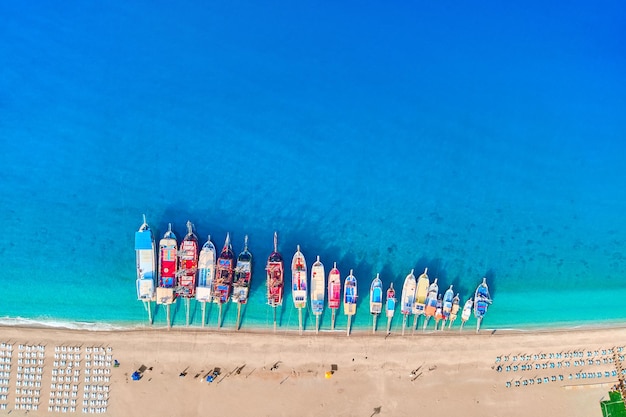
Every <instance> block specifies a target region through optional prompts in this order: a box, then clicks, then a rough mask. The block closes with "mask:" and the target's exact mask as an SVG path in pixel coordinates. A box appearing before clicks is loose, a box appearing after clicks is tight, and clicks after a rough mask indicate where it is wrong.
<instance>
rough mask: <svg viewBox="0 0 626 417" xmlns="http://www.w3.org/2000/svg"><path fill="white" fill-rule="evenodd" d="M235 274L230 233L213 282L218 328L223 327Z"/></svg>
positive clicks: (218, 259)
mask: <svg viewBox="0 0 626 417" xmlns="http://www.w3.org/2000/svg"><path fill="white" fill-rule="evenodd" d="M234 274H235V253H234V252H233V247H232V245H231V243H230V233H226V239H225V240H224V246H223V247H222V251H221V252H220V256H219V257H218V258H217V265H216V268H215V279H214V280H213V294H212V295H213V302H214V303H216V304H217V305H218V306H219V310H218V311H219V313H218V318H217V327H221V326H222V306H223V305H224V304H225V303H227V302H228V300H229V298H230V290H231V287H232V285H233V275H234Z"/></svg>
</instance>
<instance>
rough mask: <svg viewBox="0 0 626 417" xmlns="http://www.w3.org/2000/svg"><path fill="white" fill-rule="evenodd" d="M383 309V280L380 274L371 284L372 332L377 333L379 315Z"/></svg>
mask: <svg viewBox="0 0 626 417" xmlns="http://www.w3.org/2000/svg"><path fill="white" fill-rule="evenodd" d="M382 311H383V282H382V281H381V279H380V274H376V278H374V279H373V280H372V284H371V285H370V314H372V316H373V317H372V333H376V322H377V321H378V315H379V314H380V313H381V312H382Z"/></svg>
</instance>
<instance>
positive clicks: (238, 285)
mask: <svg viewBox="0 0 626 417" xmlns="http://www.w3.org/2000/svg"><path fill="white" fill-rule="evenodd" d="M251 279H252V254H251V253H250V251H249V250H248V235H246V236H245V237H244V239H243V250H242V251H241V252H240V253H239V256H237V266H236V267H235V276H234V280H233V295H232V296H231V298H230V299H231V301H232V302H233V303H236V304H237V323H236V329H237V330H239V323H240V320H241V306H242V305H244V304H247V303H248V296H249V294H250V280H251Z"/></svg>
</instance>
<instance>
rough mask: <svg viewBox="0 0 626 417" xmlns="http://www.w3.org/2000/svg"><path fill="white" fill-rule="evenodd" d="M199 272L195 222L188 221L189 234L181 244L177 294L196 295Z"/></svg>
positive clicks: (187, 296) (182, 295) (185, 296)
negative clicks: (194, 229)
mask: <svg viewBox="0 0 626 417" xmlns="http://www.w3.org/2000/svg"><path fill="white" fill-rule="evenodd" d="M197 273H198V238H197V237H196V235H195V234H194V232H193V224H192V223H191V222H190V221H187V234H186V235H185V237H184V239H183V241H182V243H181V245H180V252H179V267H178V274H177V278H178V279H177V281H178V282H177V284H176V295H178V296H179V297H184V298H191V297H194V296H195V292H196V274H197Z"/></svg>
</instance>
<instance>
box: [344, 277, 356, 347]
mask: <svg viewBox="0 0 626 417" xmlns="http://www.w3.org/2000/svg"><path fill="white" fill-rule="evenodd" d="M356 299H357V286H356V278H355V276H354V274H353V271H352V269H351V270H350V274H348V276H347V277H346V280H345V281H344V285H343V313H344V314H345V315H346V316H348V328H347V331H346V334H347V335H348V336H350V324H351V322H352V316H354V315H355V314H356Z"/></svg>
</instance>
